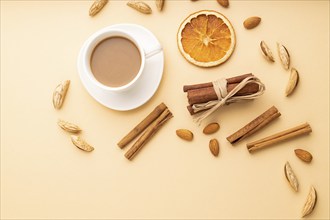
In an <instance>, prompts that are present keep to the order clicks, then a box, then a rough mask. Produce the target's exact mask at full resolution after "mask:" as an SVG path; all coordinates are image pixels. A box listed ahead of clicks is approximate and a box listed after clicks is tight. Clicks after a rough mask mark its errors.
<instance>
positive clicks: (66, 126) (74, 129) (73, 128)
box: [57, 119, 81, 133]
mask: <svg viewBox="0 0 330 220" xmlns="http://www.w3.org/2000/svg"><path fill="white" fill-rule="evenodd" d="M57 124H58V125H59V126H60V127H61V128H62V129H63V130H64V131H67V132H71V133H79V132H80V131H81V129H80V128H79V127H78V126H77V125H75V124H73V123H70V122H67V121H63V120H61V119H59V120H58V121H57Z"/></svg>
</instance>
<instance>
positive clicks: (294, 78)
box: [285, 67, 299, 96]
mask: <svg viewBox="0 0 330 220" xmlns="http://www.w3.org/2000/svg"><path fill="white" fill-rule="evenodd" d="M298 81H299V74H298V71H297V70H296V69H295V68H293V67H292V68H291V73H290V78H289V82H288V84H287V86H286V89H285V95H286V96H289V95H291V93H292V92H293V91H294V90H295V88H296V86H297V85H298Z"/></svg>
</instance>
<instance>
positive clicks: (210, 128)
mask: <svg viewBox="0 0 330 220" xmlns="http://www.w3.org/2000/svg"><path fill="white" fill-rule="evenodd" d="M219 128H220V125H219V124H218V123H216V122H214V123H210V124H208V125H206V127H205V128H204V129H203V133H204V134H213V133H215V132H217V131H218V130H219Z"/></svg>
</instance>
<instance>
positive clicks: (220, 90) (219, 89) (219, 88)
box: [192, 76, 265, 124]
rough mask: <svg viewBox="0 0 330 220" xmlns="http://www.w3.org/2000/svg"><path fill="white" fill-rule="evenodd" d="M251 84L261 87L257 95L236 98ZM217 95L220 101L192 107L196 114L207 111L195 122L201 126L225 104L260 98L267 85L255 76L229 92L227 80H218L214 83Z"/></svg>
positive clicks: (246, 79)
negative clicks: (237, 94) (239, 92)
mask: <svg viewBox="0 0 330 220" xmlns="http://www.w3.org/2000/svg"><path fill="white" fill-rule="evenodd" d="M249 83H254V84H258V85H259V90H258V91H257V92H256V93H253V94H250V95H243V96H234V95H235V94H236V93H237V92H238V91H240V90H241V89H242V88H243V87H244V86H246V85H247V84H249ZM212 84H213V88H214V91H215V93H216V94H217V97H218V100H212V101H209V102H206V103H200V104H194V105H193V106H192V108H193V110H194V112H195V113H197V112H200V111H203V110H206V109H207V110H206V111H205V112H203V113H201V114H200V115H199V116H197V117H196V118H195V121H196V122H197V123H198V124H200V123H201V122H202V121H203V120H204V119H205V118H207V117H208V116H209V115H211V114H212V113H213V112H215V111H216V110H217V109H218V108H220V107H221V106H223V105H225V104H230V103H235V102H241V101H245V100H252V99H256V98H258V97H260V96H261V95H262V94H263V93H264V91H265V85H264V84H263V83H262V82H261V81H260V80H259V79H258V78H257V77H255V76H250V77H247V78H245V79H244V80H242V81H241V82H240V83H239V84H238V85H237V86H236V87H235V88H234V89H233V90H231V91H230V92H228V91H227V80H226V79H225V78H222V79H218V80H216V81H214V82H212Z"/></svg>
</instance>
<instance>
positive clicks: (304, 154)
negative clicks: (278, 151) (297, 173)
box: [294, 149, 313, 163]
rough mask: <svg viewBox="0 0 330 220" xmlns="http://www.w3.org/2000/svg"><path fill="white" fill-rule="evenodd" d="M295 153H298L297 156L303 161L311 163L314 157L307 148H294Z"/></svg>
mask: <svg viewBox="0 0 330 220" xmlns="http://www.w3.org/2000/svg"><path fill="white" fill-rule="evenodd" d="M294 153H295V154H296V156H297V157H298V158H299V159H300V160H302V161H304V162H306V163H310V162H311V161H312V159H313V156H312V154H311V153H309V152H308V151H306V150H303V149H295V150H294Z"/></svg>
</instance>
